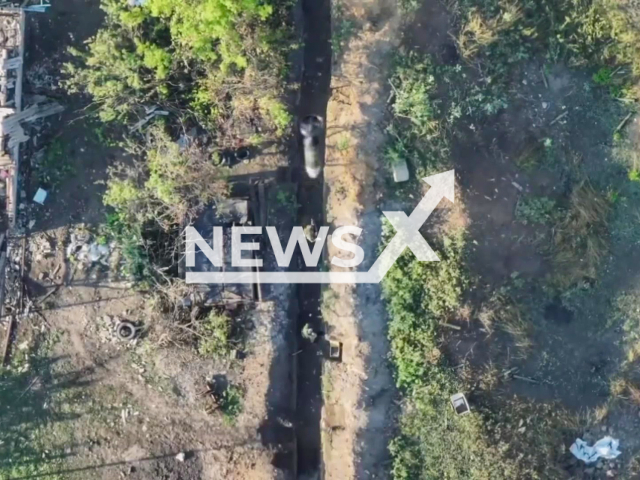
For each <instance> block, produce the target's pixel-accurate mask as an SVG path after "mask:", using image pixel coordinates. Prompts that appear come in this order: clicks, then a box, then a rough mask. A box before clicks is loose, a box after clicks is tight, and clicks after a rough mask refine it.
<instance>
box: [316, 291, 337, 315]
mask: <svg viewBox="0 0 640 480" xmlns="http://www.w3.org/2000/svg"><path fill="white" fill-rule="evenodd" d="M337 301H338V294H337V293H336V291H335V290H333V289H332V288H330V287H327V288H326V289H324V290H323V292H322V300H321V305H320V311H321V312H322V316H323V317H327V316H329V315H331V313H332V312H333V311H334V309H335V308H336V302H337Z"/></svg>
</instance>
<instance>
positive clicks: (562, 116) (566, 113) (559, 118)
mask: <svg viewBox="0 0 640 480" xmlns="http://www.w3.org/2000/svg"><path fill="white" fill-rule="evenodd" d="M567 115H569V112H564V113H561V114H560V115H558V116H557V117H556V118H555V119H553V121H552V122H551V123H550V124H549V125H553V124H554V123H556V122H557V121H559V120H561V119H563V118H564V117H566V116H567Z"/></svg>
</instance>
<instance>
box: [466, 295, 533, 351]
mask: <svg viewBox="0 0 640 480" xmlns="http://www.w3.org/2000/svg"><path fill="white" fill-rule="evenodd" d="M478 319H479V320H480V322H481V323H482V326H483V327H484V330H485V331H486V332H487V333H489V334H491V333H493V331H494V330H495V329H496V328H500V329H501V330H503V331H505V332H507V333H508V334H510V335H511V336H512V338H513V340H514V342H515V345H516V347H518V349H519V354H520V356H525V355H526V354H527V353H528V352H529V351H530V350H531V348H532V347H533V344H532V342H531V334H532V328H531V323H530V322H529V320H528V318H527V317H526V315H525V312H524V310H523V309H522V308H521V307H520V305H519V304H518V303H517V302H516V300H515V299H514V297H513V296H512V295H511V294H510V293H509V291H508V290H507V289H505V288H503V289H499V290H497V291H496V292H494V293H493V295H492V296H491V298H490V299H489V300H488V301H487V302H486V303H485V304H484V305H483V306H482V308H481V310H480V312H479V314H478Z"/></svg>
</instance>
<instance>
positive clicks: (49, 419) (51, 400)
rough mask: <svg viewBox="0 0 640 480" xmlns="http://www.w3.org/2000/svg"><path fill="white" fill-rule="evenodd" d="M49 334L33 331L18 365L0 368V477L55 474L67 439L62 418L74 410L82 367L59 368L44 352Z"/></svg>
mask: <svg viewBox="0 0 640 480" xmlns="http://www.w3.org/2000/svg"><path fill="white" fill-rule="evenodd" d="M55 340H56V338H55V337H51V338H47V337H42V336H38V337H37V338H35V339H34V341H33V342H31V343H30V346H29V347H28V348H25V349H24V350H23V351H24V353H25V354H26V356H27V358H28V359H27V360H23V361H22V366H24V365H27V364H28V367H27V368H22V367H20V366H16V365H14V364H13V363H12V364H11V365H9V367H7V368H4V367H2V368H0V403H1V404H2V409H0V477H2V478H30V477H32V476H33V477H39V476H46V477H47V478H53V479H55V480H62V478H63V476H61V475H59V474H56V473H55V472H56V471H59V470H61V469H62V467H63V463H64V458H65V457H66V456H67V455H66V454H65V448H67V447H68V446H69V445H72V444H73V435H74V432H73V431H72V429H70V428H69V425H68V421H65V419H68V418H70V417H73V416H76V415H78V410H79V407H78V402H79V398H78V397H79V396H80V395H81V394H80V389H79V387H80V386H81V380H82V378H81V375H82V372H81V371H78V372H61V371H59V369H58V368H57V366H56V365H55V363H56V361H55V360H52V359H50V358H49V357H48V355H49V351H50V348H51V347H52V343H53V342H54V341H55Z"/></svg>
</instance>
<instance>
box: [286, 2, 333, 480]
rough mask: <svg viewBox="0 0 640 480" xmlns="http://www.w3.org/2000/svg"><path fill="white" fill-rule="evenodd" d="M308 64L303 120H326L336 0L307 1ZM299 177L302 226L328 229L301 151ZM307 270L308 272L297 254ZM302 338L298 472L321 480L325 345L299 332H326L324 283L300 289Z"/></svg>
mask: <svg viewBox="0 0 640 480" xmlns="http://www.w3.org/2000/svg"><path fill="white" fill-rule="evenodd" d="M302 15H303V31H304V42H305V44H304V53H303V55H304V60H303V72H302V86H301V91H300V97H299V101H298V118H299V119H302V118H304V117H305V116H307V115H317V116H319V117H321V118H326V111H327V103H328V101H329V95H330V82H331V2H330V0H320V1H319V0H303V1H302ZM299 151H300V155H299V156H298V158H299V159H300V161H299V162H298V164H297V166H296V169H295V170H296V171H295V175H296V176H297V179H298V205H299V206H298V225H308V224H309V223H310V222H311V220H313V221H314V222H315V224H316V225H324V223H325V222H324V219H325V213H324V177H323V176H322V175H321V176H320V177H319V178H316V179H311V178H309V177H308V176H307V175H306V173H305V172H304V158H303V155H302V148H300V149H299ZM298 261H299V262H298V263H299V265H300V270H302V271H313V270H315V271H317V270H318V268H317V267H311V268H307V267H306V266H304V265H303V263H302V258H301V257H300V256H298ZM297 294H298V315H297V328H296V330H297V332H298V333H297V335H298V338H297V340H298V345H299V346H300V347H299V348H300V353H299V354H297V355H296V357H295V358H296V362H297V365H296V372H297V379H296V390H297V391H296V399H297V401H296V442H297V447H296V453H297V460H296V468H297V476H298V478H305V479H306V478H309V479H312V478H320V476H321V471H322V468H321V442H320V414H321V411H322V388H321V374H322V361H323V360H322V358H323V357H322V350H321V344H319V343H313V344H311V343H309V342H308V341H306V340H304V339H303V338H302V336H301V334H300V332H301V331H302V329H303V327H304V326H305V325H306V324H309V325H310V326H311V328H313V330H315V331H322V330H323V328H324V327H323V324H322V315H321V313H320V296H321V285H319V284H301V285H298V286H297Z"/></svg>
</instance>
